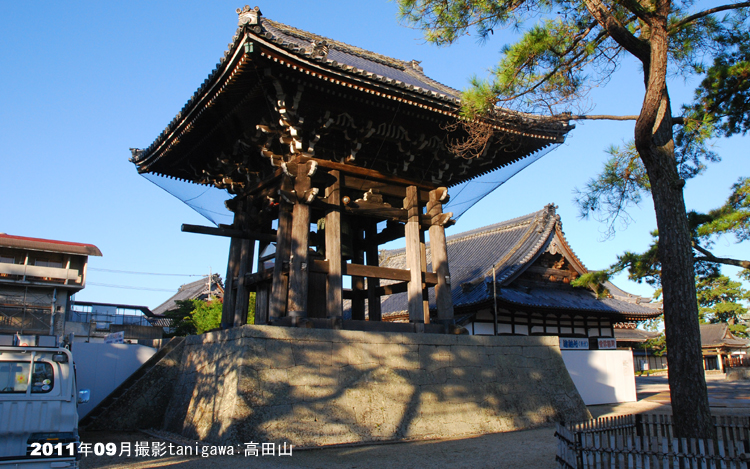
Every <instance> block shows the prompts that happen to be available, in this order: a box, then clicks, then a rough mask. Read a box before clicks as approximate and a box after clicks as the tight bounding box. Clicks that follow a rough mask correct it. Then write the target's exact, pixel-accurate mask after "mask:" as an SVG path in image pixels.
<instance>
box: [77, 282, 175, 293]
mask: <svg viewBox="0 0 750 469" xmlns="http://www.w3.org/2000/svg"><path fill="white" fill-rule="evenodd" d="M86 284H87V285H93V286H96V287H108V288H124V289H127V290H146V291H166V292H170V293H172V292H174V291H175V290H167V289H165V288H149V287H131V286H127V285H111V284H108V283H94V282H86Z"/></svg>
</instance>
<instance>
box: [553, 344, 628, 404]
mask: <svg viewBox="0 0 750 469" xmlns="http://www.w3.org/2000/svg"><path fill="white" fill-rule="evenodd" d="M562 357H563V361H564V362H565V367H566V368H567V369H568V373H570V377H571V378H572V379H573V383H575V385H576V389H578V392H579V393H580V394H581V397H582V398H583V402H584V403H585V404H586V405H597V404H614V403H618V402H635V401H636V400H637V398H636V394H635V375H634V374H633V355H632V353H631V352H630V351H629V350H563V351H562Z"/></svg>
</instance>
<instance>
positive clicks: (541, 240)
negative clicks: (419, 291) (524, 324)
mask: <svg viewBox="0 0 750 469" xmlns="http://www.w3.org/2000/svg"><path fill="white" fill-rule="evenodd" d="M447 245H448V260H449V263H450V273H451V286H452V289H451V293H452V297H453V304H454V307H455V308H456V309H457V310H465V309H466V308H467V307H471V306H473V305H480V304H483V303H487V302H491V301H492V298H493V297H492V294H493V285H492V268H493V266H495V277H496V279H497V292H498V300H499V301H500V302H503V303H506V304H508V305H517V306H522V307H533V308H538V309H549V310H565V311H576V310H580V311H588V312H592V313H602V314H611V315H614V316H616V317H617V318H620V319H622V318H628V319H630V320H633V319H648V318H652V317H656V316H658V315H659V314H661V310H660V309H659V307H660V304H647V303H646V302H645V301H647V299H644V298H641V297H639V296H635V295H630V294H628V293H626V292H624V291H622V290H620V289H619V288H617V287H615V286H614V285H612V284H611V283H609V282H607V283H606V284H605V287H607V289H608V290H609V292H610V294H609V295H608V296H607V297H606V298H603V299H599V298H597V296H596V295H595V294H594V293H593V292H592V291H590V290H588V289H586V288H573V287H569V286H568V287H567V288H560V287H559V286H556V285H550V287H549V288H545V287H537V286H532V287H529V286H523V285H519V284H517V283H514V280H515V279H516V278H517V277H518V276H519V275H521V274H522V273H523V272H524V271H525V270H526V269H528V268H529V267H530V266H531V265H532V264H533V263H534V261H536V260H537V259H538V258H539V256H541V255H542V254H543V253H544V252H545V251H547V250H550V249H556V252H563V253H564V255H565V256H566V258H568V261H570V263H571V264H572V265H573V266H576V269H577V270H579V272H578V273H579V274H583V273H586V269H585V267H584V266H583V264H582V263H581V262H580V260H579V259H578V258H577V257H576V256H575V254H574V253H573V252H572V250H571V249H570V248H569V246H568V245H567V242H566V241H565V239H564V236H563V234H562V229H561V222H560V217H559V216H558V215H557V214H556V213H555V207H554V205H548V206H546V207H545V208H544V209H543V210H540V211H538V212H534V213H531V214H528V215H525V216H522V217H518V218H514V219H512V220H508V221H505V222H502V223H497V224H494V225H490V226H487V227H484V228H479V229H476V230H472V231H468V232H465V233H460V234H457V235H453V236H450V237H448V239H447ZM551 246H557V248H554V247H552V248H551ZM427 263H428V265H430V264H431V255H430V248H429V245H428V247H427ZM381 265H383V266H385V267H392V268H400V269H405V268H406V256H405V250H404V249H399V250H394V251H386V252H384V253H383V254H382V255H381ZM428 269H429V267H428ZM430 304H431V308H432V307H434V292H433V291H432V290H430ZM406 309H407V295H406V294H405V293H401V294H398V295H391V296H389V297H387V298H386V297H384V300H383V302H382V311H383V314H384V315H387V314H388V313H399V312H401V311H404V310H406Z"/></svg>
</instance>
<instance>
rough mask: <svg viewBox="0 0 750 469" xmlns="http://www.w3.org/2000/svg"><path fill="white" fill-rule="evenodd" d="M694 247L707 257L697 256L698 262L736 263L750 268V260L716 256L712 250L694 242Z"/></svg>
mask: <svg viewBox="0 0 750 469" xmlns="http://www.w3.org/2000/svg"><path fill="white" fill-rule="evenodd" d="M693 249H695V250H696V251H698V252H700V253H701V254H703V255H704V256H706V257H696V258H695V259H694V260H695V261H696V262H716V263H717V264H725V265H734V266H737V267H742V268H745V269H748V268H750V261H741V260H737V259H730V258H728V257H716V256H714V255H713V254H712V253H711V252H710V251H708V250H707V249H705V248H702V247H700V246H698V243H695V242H693Z"/></svg>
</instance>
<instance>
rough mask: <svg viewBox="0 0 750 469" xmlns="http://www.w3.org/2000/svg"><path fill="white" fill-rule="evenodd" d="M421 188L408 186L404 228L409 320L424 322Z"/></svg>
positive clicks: (405, 200) (405, 199)
mask: <svg viewBox="0 0 750 469" xmlns="http://www.w3.org/2000/svg"><path fill="white" fill-rule="evenodd" d="M418 195H419V189H418V188H417V187H416V186H409V187H407V188H406V197H405V198H404V209H406V210H407V212H408V221H407V222H406V227H405V229H404V234H405V236H406V268H407V269H408V270H409V272H410V278H409V285H408V287H407V294H408V298H409V322H414V323H424V307H423V304H422V252H421V249H420V245H419V233H420V229H419V215H420V213H419V212H420V210H419V197H418Z"/></svg>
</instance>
